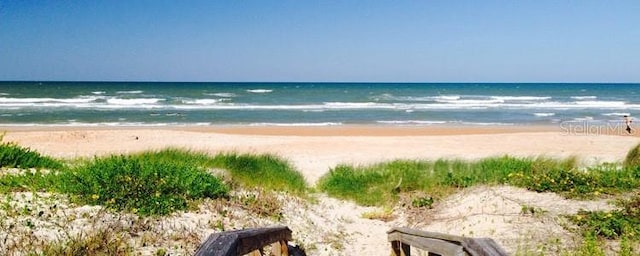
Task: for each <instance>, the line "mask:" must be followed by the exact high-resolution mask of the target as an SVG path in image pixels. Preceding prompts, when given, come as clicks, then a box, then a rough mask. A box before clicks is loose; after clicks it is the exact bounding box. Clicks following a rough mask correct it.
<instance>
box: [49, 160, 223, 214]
mask: <svg viewBox="0 0 640 256" xmlns="http://www.w3.org/2000/svg"><path fill="white" fill-rule="evenodd" d="M185 154H186V155H185ZM186 156H189V157H186ZM179 157H182V158H179ZM194 159H195V160H194ZM197 159H202V158H200V156H199V155H198V154H194V155H190V154H189V153H188V152H180V151H176V150H165V151H159V152H145V153H141V154H137V155H130V156H124V155H120V156H109V157H105V158H96V159H94V160H93V161H91V162H89V163H87V164H85V165H82V166H79V167H77V168H76V169H73V170H71V171H68V172H65V173H62V174H60V176H61V180H62V181H63V182H62V184H60V189H61V190H62V191H63V192H66V193H70V194H75V195H77V198H78V199H79V200H80V201H81V202H84V203H89V204H101V205H105V206H107V207H109V208H113V209H116V210H126V211H131V212H135V213H139V214H140V215H143V216H144V215H165V214H169V213H171V212H174V211H176V210H182V209H185V208H186V207H187V202H188V201H189V200H194V199H199V198H218V197H225V196H227V194H228V188H227V186H226V185H224V184H223V183H222V182H221V181H220V180H219V179H218V178H216V177H214V176H212V175H211V174H209V173H207V172H206V171H205V170H204V169H203V168H202V167H201V166H199V165H194V161H199V160H197Z"/></svg>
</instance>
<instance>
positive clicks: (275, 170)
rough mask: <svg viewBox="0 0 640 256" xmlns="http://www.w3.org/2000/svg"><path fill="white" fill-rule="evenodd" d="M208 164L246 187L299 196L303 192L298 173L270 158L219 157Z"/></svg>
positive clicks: (303, 184)
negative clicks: (223, 171)
mask: <svg viewBox="0 0 640 256" xmlns="http://www.w3.org/2000/svg"><path fill="white" fill-rule="evenodd" d="M211 165H212V167H218V168H223V169H226V170H227V171H228V172H229V173H230V174H231V177H232V179H233V180H234V181H236V182H238V183H240V184H241V185H243V186H245V187H248V188H261V189H266V190H272V191H285V192H289V193H292V194H295V195H299V196H301V195H303V194H304V192H306V189H307V185H306V184H305V181H304V177H303V176H302V174H300V172H298V171H296V170H295V169H294V168H293V167H292V166H291V165H290V164H289V163H288V162H286V161H284V160H282V159H281V158H278V157H275V156H272V155H248V154H244V155H239V154H235V153H231V154H219V155H216V156H215V157H214V158H213V159H212V162H211Z"/></svg>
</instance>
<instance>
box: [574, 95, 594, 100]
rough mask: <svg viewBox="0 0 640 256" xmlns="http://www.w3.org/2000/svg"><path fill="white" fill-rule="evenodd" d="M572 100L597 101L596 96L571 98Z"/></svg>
mask: <svg viewBox="0 0 640 256" xmlns="http://www.w3.org/2000/svg"><path fill="white" fill-rule="evenodd" d="M571 98H572V99H574V100H593V99H597V98H598V97H597V96H571Z"/></svg>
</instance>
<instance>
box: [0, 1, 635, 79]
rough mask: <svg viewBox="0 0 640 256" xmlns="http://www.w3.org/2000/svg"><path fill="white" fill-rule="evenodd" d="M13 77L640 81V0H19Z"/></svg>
mask: <svg viewBox="0 0 640 256" xmlns="http://www.w3.org/2000/svg"><path fill="white" fill-rule="evenodd" d="M0 80H72V81H78V80H80V81H86V80H92V81H96V80H97V81H102V80H106V81H325V82H337V81H360V82H640V1H561V0H555V1H427V0H425V1H362V0H359V1H356V0H353V1H349V0H345V1H331V0H323V1H305V0H291V1H286V0H282V1H263V0H256V1H251V0H241V1H238V0H229V1H159V0H150V1H137V0H136V1H106V0H105V1H6V0H0Z"/></svg>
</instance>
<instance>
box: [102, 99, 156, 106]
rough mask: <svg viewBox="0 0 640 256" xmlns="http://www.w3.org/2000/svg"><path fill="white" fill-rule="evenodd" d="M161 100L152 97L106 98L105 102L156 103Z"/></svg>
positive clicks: (117, 103)
mask: <svg viewBox="0 0 640 256" xmlns="http://www.w3.org/2000/svg"><path fill="white" fill-rule="evenodd" d="M161 100H162V99H153V98H137V99H120V98H113V99H107V103H109V104H114V105H139V104H156V103H158V102H160V101H161Z"/></svg>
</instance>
